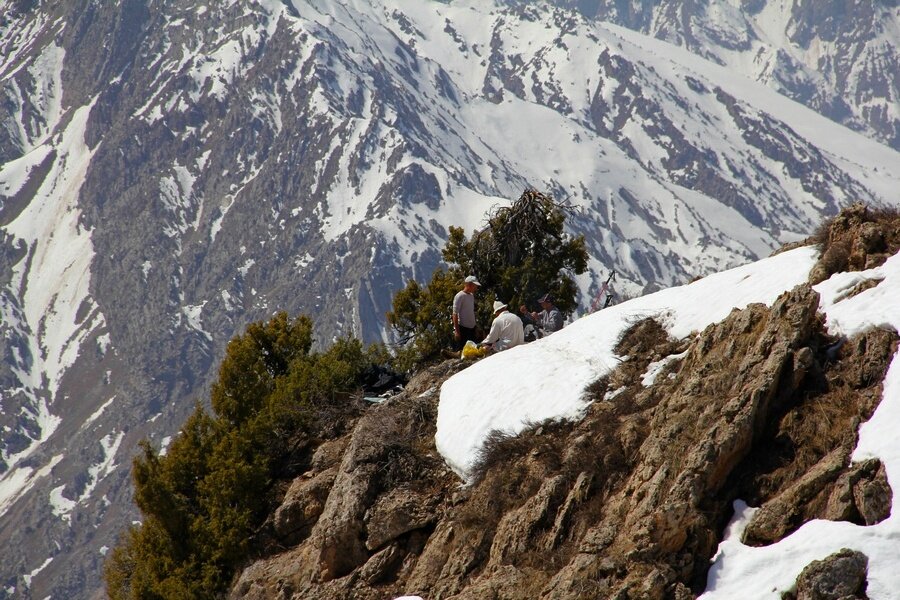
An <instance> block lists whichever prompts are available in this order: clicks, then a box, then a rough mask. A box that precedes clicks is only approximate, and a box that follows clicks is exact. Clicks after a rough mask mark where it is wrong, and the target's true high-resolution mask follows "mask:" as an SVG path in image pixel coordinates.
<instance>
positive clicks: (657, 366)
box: [641, 350, 687, 387]
mask: <svg viewBox="0 0 900 600" xmlns="http://www.w3.org/2000/svg"><path fill="white" fill-rule="evenodd" d="M685 356H687V351H686V350H685V351H684V352H682V353H681V354H672V355H669V356H666V357H665V358H662V359H660V360H658V361H656V362H652V363H650V364H649V365H647V371H646V372H645V373H644V374H643V375H641V385H643V386H644V387H650V386H651V385H653V384H654V383H656V378H657V377H659V374H660V373H662V372H663V370H664V369H665V368H666V366H668V365H669V363H671V362H673V361H676V360H681V359H682V358H684V357H685Z"/></svg>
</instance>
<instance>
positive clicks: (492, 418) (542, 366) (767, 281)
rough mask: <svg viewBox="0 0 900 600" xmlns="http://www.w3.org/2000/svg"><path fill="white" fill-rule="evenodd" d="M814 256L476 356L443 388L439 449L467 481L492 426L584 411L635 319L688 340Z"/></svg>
mask: <svg viewBox="0 0 900 600" xmlns="http://www.w3.org/2000/svg"><path fill="white" fill-rule="evenodd" d="M816 258H817V251H816V250H815V249H813V248H810V247H804V248H797V249H795V250H792V251H789V252H784V253H781V254H778V255H776V256H773V257H771V258H767V259H764V260H761V261H759V262H756V263H753V264H750V265H745V266H743V267H737V268H735V269H731V270H729V271H725V272H722V273H717V274H714V275H710V276H709V277H706V278H704V279H701V280H699V281H696V282H693V283H691V284H688V285H685V286H681V287H675V288H670V289H667V290H663V291H660V292H657V293H655V294H650V295H647V296H643V297H641V298H636V299H634V300H630V301H628V302H624V303H622V304H617V305H613V306H610V307H608V308H606V309H604V310H602V311H599V312H596V313H593V314H591V315H588V316H586V317H583V318H581V319H579V320H578V321H576V322H575V323H573V324H572V325H570V326H568V327H566V328H564V329H562V330H561V331H558V332H556V333H554V334H553V335H551V336H548V337H546V338H542V339H540V340H537V341H535V342H532V343H530V344H524V345H522V346H517V347H515V348H512V349H510V350H507V351H505V352H501V353H498V354H495V355H492V356H490V357H488V358H486V359H484V360H482V361H479V362H478V363H476V364H474V365H472V366H471V367H469V368H468V369H466V370H464V371H462V372H460V373H458V374H456V375H454V376H453V377H451V378H450V379H448V380H447V381H446V382H444V384H443V386H441V395H440V404H439V406H438V416H437V433H436V434H435V444H436V446H437V449H438V451H439V452H440V453H441V454H442V455H443V457H444V459H445V460H446V461H447V464H448V465H450V467H451V468H452V469H453V470H454V471H455V472H456V473H457V474H459V476H460V477H461V478H462V479H464V480H466V479H468V476H469V471H470V469H471V467H472V465H473V464H474V462H475V460H476V459H477V457H478V453H479V450H480V449H481V446H482V444H483V443H484V441H485V439H486V438H487V436H488V435H489V434H490V432H491V431H495V430H499V431H503V432H505V433H509V434H516V433H519V432H521V431H522V430H523V428H524V427H525V426H526V425H527V424H529V423H538V422H541V421H545V420H548V419H579V418H581V416H582V414H583V411H584V409H585V408H586V406H587V404H586V402H585V400H584V393H585V389H586V388H587V386H588V385H590V384H591V383H593V382H594V381H596V380H597V379H599V378H600V377H602V376H603V375H606V374H608V373H610V372H611V371H612V370H613V369H614V368H615V366H616V365H617V364H618V362H619V358H618V357H617V356H616V355H615V354H614V353H613V350H612V349H613V347H614V346H615V344H616V342H617V341H618V339H619V337H620V335H621V334H622V332H624V331H625V330H626V329H627V328H628V327H629V326H630V324H631V323H634V321H635V320H636V319H640V318H644V317H647V316H655V317H657V318H658V319H661V320H662V321H663V325H664V326H665V327H666V329H667V330H668V333H669V335H671V336H672V337H674V338H676V339H683V338H686V337H688V336H689V335H692V334H694V333H696V332H698V331H701V330H703V329H704V328H705V327H706V326H707V325H709V324H711V323H716V322H718V321H720V320H722V319H724V318H725V317H726V316H727V315H728V313H730V312H731V310H732V309H733V308H744V307H746V306H747V305H748V304H750V303H752V302H762V303H765V304H771V303H772V302H774V301H775V300H776V299H777V298H778V296H779V295H780V294H781V293H782V292H784V291H786V290H789V289H791V288H793V287H794V286H796V285H798V284H800V283H802V282H804V281H806V278H807V274H808V273H809V270H810V268H811V267H812V265H813V263H814V262H815V260H816ZM548 398H552V401H548Z"/></svg>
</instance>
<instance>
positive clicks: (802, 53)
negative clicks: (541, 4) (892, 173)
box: [510, 0, 900, 150]
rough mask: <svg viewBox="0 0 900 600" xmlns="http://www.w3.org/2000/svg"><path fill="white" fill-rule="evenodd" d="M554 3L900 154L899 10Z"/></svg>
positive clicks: (762, 2) (601, 0)
mask: <svg viewBox="0 0 900 600" xmlns="http://www.w3.org/2000/svg"><path fill="white" fill-rule="evenodd" d="M510 1H512V0H510ZM550 1H551V2H552V3H553V4H556V5H558V6H564V7H569V8H577V9H579V10H581V11H582V12H583V13H584V14H585V15H587V16H588V17H590V18H594V19H597V20H600V21H608V22H613V23H617V24H619V25H622V26H624V27H627V28H629V29H632V30H634V31H638V32H641V33H643V34H646V35H649V36H652V37H655V38H658V39H661V40H665V41H667V42H669V43H671V44H675V45H678V46H682V47H684V48H686V49H688V50H690V51H691V52H693V53H695V54H697V55H698V56H701V57H703V58H705V59H707V60H710V61H714V62H717V63H719V64H721V65H724V66H727V67H729V68H733V69H735V70H737V71H739V72H741V73H744V74H745V75H746V76H748V77H750V78H752V79H755V80H757V81H759V82H761V83H764V84H766V85H768V86H770V87H771V88H773V89H775V90H777V91H778V92H780V93H783V94H785V95H786V96H788V97H790V98H793V99H795V100H797V101H798V102H802V103H803V104H806V105H807V106H809V107H811V108H812V109H814V110H816V111H817V112H820V113H821V114H823V115H825V116H827V117H829V118H831V119H834V120H835V121H837V122H840V123H843V124H845V125H847V126H849V127H852V128H853V129H856V130H858V131H861V132H864V133H866V134H867V135H870V136H872V137H873V138H875V139H878V140H881V141H883V142H884V143H886V144H888V145H889V146H891V147H893V148H894V149H895V150H896V149H900V82H898V79H897V76H896V70H897V64H900V6H898V5H897V3H896V2H879V1H877V0H868V1H863V2H854V3H843V2H821V1H819V0H791V1H790V2H786V1H775V0H768V1H767V0H752V1H749V2H747V1H741V0H726V1H723V2H710V3H704V2H682V1H680V0H660V1H658V2H643V3H636V2H632V3H623V2H618V1H615V0H550Z"/></svg>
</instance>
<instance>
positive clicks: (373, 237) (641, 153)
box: [0, 1, 900, 595]
mask: <svg viewBox="0 0 900 600" xmlns="http://www.w3.org/2000/svg"><path fill="white" fill-rule="evenodd" d="M22 7H25V8H22ZM0 13H2V14H3V15H4V16H3V17H2V22H0V29H2V35H0V47H2V49H3V50H2V52H0V57H2V58H0V85H2V94H3V98H4V102H3V104H2V108H0V123H2V127H0V202H2V205H0V231H2V235H0V244H2V246H3V249H2V252H0V314H2V323H0V330H2V332H3V336H2V339H0V350H2V354H3V356H4V357H5V359H4V362H3V365H2V366H0V402H2V404H3V411H2V417H0V419H2V421H0V427H2V430H3V435H2V439H0V452H2V455H0V456H2V462H3V466H2V467H0V507H2V511H0V512H3V519H2V521H0V537H3V539H5V540H10V542H9V543H15V544H18V543H19V542H20V541H22V540H23V539H24V537H25V536H26V534H25V533H24V532H23V531H22V530H21V529H20V528H19V527H18V523H20V522H27V523H29V524H30V525H29V526H30V527H34V526H36V524H37V523H42V525H41V527H42V530H43V531H45V532H46V538H44V539H41V540H29V543H28V544H25V546H24V547H26V550H25V551H24V552H23V553H22V554H21V555H18V556H14V557H7V558H6V559H4V561H3V562H2V565H0V569H2V571H0V575H2V576H3V580H4V581H7V580H8V581H19V580H20V578H21V576H22V574H23V573H25V574H27V573H31V572H33V571H34V570H35V569H37V568H38V567H41V566H42V565H43V566H44V567H43V570H42V571H40V576H37V575H35V576H34V577H33V578H32V580H33V581H34V585H35V586H36V587H35V588H34V589H35V590H43V589H45V588H43V587H41V586H44V585H47V586H51V584H50V583H47V582H51V581H53V582H54V583H53V584H52V586H51V587H52V589H54V590H56V591H55V593H57V594H68V595H77V594H78V593H80V592H79V591H77V590H82V589H83V587H84V586H85V585H88V586H90V585H95V584H96V573H97V569H98V568H99V564H100V563H101V562H102V557H103V554H102V552H101V549H102V548H103V547H105V546H108V545H109V540H110V539H112V538H113V537H114V536H115V535H116V533H117V532H118V531H119V530H120V529H121V526H122V524H124V523H126V522H128V520H129V519H130V518H131V514H130V513H131V510H132V509H130V508H129V507H130V502H129V501H128V499H129V497H130V492H129V486H128V480H127V473H126V472H125V471H126V469H125V468H124V467H122V465H125V464H127V463H128V457H129V456H130V455H131V453H132V449H133V448H134V446H135V443H136V442H137V441H138V440H139V439H141V438H144V437H148V436H149V437H150V438H151V439H153V440H154V441H155V443H157V444H160V445H164V443H165V442H164V440H166V439H169V438H170V436H171V434H172V433H174V431H176V430H177V428H178V426H179V425H180V423H181V422H182V421H183V418H184V416H185V415H186V414H187V412H188V411H189V410H190V407H191V406H192V404H193V400H194V399H195V398H196V397H197V396H198V395H199V396H201V397H202V396H203V389H204V386H205V385H206V384H207V383H208V381H209V377H210V374H211V371H212V369H213V366H214V365H215V364H216V363H217V360H218V359H219V358H220V357H221V355H222V352H223V348H224V345H225V343H226V342H227V340H228V339H230V338H231V337H232V336H233V335H234V334H235V333H237V332H239V331H240V330H241V328H242V327H243V326H244V325H245V324H246V323H247V322H249V321H252V320H258V319H262V318H265V317H267V316H268V315H270V314H271V312H272V311H273V310H276V309H282V308H283V309H287V310H289V311H290V312H293V313H299V312H306V313H310V314H312V315H314V316H315V318H316V322H317V328H318V329H317V333H318V337H319V339H320V340H322V343H324V342H325V341H326V340H328V339H332V338H333V337H334V336H336V335H342V334H348V333H352V334H355V335H359V336H361V337H363V338H365V339H367V340H371V339H382V338H383V337H384V336H385V331H384V318H383V315H384V312H385V311H386V310H387V309H388V308H389V306H390V298H391V294H392V293H393V291H395V290H396V289H398V288H399V287H400V286H401V285H402V283H403V282H404V281H405V280H406V279H407V278H409V277H411V276H415V277H416V278H418V279H420V280H422V279H425V278H427V276H428V275H429V274H430V272H431V271H432V270H433V268H434V267H435V266H436V265H438V264H439V252H438V250H439V248H440V247H441V245H442V244H443V242H444V240H445V239H446V231H447V227H449V226H450V225H461V226H464V227H465V228H466V230H467V231H471V230H472V229H474V228H476V227H478V226H480V225H481V224H482V223H483V219H484V214H485V212H486V211H487V210H488V209H490V208H491V207H492V206H495V205H497V204H499V203H504V202H508V201H509V199H511V198H514V197H516V196H518V194H519V193H521V190H522V188H523V187H525V186H528V185H533V186H535V187H538V188H542V189H546V190H549V191H550V192H551V193H553V194H554V195H555V196H556V197H557V199H559V200H563V201H568V202H569V203H571V204H572V205H573V206H574V207H575V208H576V209H578V211H577V212H576V213H575V214H574V215H573V217H572V219H571V221H570V229H571V231H572V232H573V233H584V234H585V236H586V238H587V240H588V244H589V249H590V252H591V256H592V259H591V270H590V273H589V274H587V275H586V276H584V277H583V278H582V279H581V281H580V282H579V283H580V285H581V288H582V298H583V299H586V298H590V297H591V296H592V295H593V293H594V292H595V291H596V289H597V285H598V282H599V281H601V280H602V279H605V276H606V274H607V270H608V269H609V268H615V269H616V270H617V271H618V272H619V273H620V276H621V279H622V288H623V289H622V291H624V292H625V293H627V294H631V295H636V294H638V293H640V292H641V291H642V290H644V289H648V290H652V289H657V288H659V287H665V286H668V285H671V284H674V283H678V282H682V281H684V280H687V279H690V278H692V277H694V276H697V275H701V274H705V273H709V272H711V271H714V270H718V269H721V268H723V267H726V266H733V265H736V264H740V263H743V262H746V261H748V260H751V259H754V258H757V257H759V256H763V255H765V254H768V253H769V252H770V251H771V250H772V249H774V248H775V247H777V246H778V245H780V244H781V243H783V242H786V241H793V240H796V239H798V238H801V237H803V236H804V235H806V233H807V232H809V231H810V230H811V229H812V227H813V226H814V224H815V223H817V222H818V220H819V219H820V218H821V216H822V215H823V214H829V213H833V212H834V211H836V210H837V208H838V207H839V206H841V205H844V204H847V203H849V202H851V201H856V200H863V201H867V202H870V203H871V204H873V205H880V204H891V203H893V202H895V201H896V198H895V196H894V195H893V194H894V190H895V188H896V183H897V173H900V158H898V156H900V155H898V154H897V153H896V152H895V151H893V150H890V149H889V148H887V147H885V146H882V145H879V144H878V143H876V142H872V141H869V140H866V139H864V138H862V137H861V136H859V135H858V134H855V133H852V132H850V131H848V130H847V129H845V128H842V127H840V126H837V125H835V124H834V123H831V122H829V121H827V120H824V119H822V118H820V117H818V116H816V115H815V114H813V113H811V112H810V111H808V110H807V109H804V108H802V107H799V106H798V105H795V104H793V103H790V102H786V101H784V100H783V99H782V98H781V97H779V96H777V95H776V94H775V93H773V92H772V91H771V90H768V89H764V88H761V87H758V86H757V85H756V84H754V83H752V82H748V81H744V80H741V79H739V78H738V77H736V76H734V75H733V74H730V73H727V72H726V71H724V70H723V69H721V68H719V67H715V66H710V65H707V64H705V63H702V62H698V61H697V60H696V59H695V58H693V57H691V56H690V55H688V54H686V53H682V52H678V51H677V50H676V49H670V47H667V46H663V45H660V43H659V42H656V41H654V40H650V39H648V38H644V37H641V36H639V35H636V34H633V33H631V32H629V31H625V30H622V29H621V28H617V27H615V26H611V25H603V24H596V23H590V22H588V21H586V20H585V19H583V18H580V17H578V16H575V15H573V14H570V13H567V12H565V11H560V10H555V9H550V8H547V7H545V6H543V5H541V6H527V7H504V6H501V5H499V4H490V5H485V4H483V3H474V2H459V3H457V2H454V3H450V4H444V3H431V2H425V3H419V2H379V3H366V2H336V1H335V2H333V1H317V2H303V3H300V2H297V3H283V2H275V1H265V2H229V3H219V4H217V5H215V6H207V5H206V4H203V3H195V2H177V3H173V4H171V5H170V6H167V7H166V8H165V9H164V10H159V11H156V10H151V9H150V8H149V7H148V6H145V5H144V4H142V3H140V2H125V3H121V4H118V5H115V6H112V5H110V6H101V5H96V4H91V3H79V2H63V3H57V4H55V5H53V6H43V5H42V6H26V5H25V4H22V3H17V2H10V1H5V2H0ZM584 303H586V301H585V302H583V304H584ZM117 465H118V466H117ZM73 523H74V524H76V525H73ZM79 523H80V524H79ZM82 545H87V546H86V547H89V548H90V550H89V551H88V550H85V551H83V552H81V551H75V550H74V549H75V548H81V547H82ZM59 548H62V550H60V549H59ZM70 553H73V554H78V553H81V555H82V556H87V557H88V558H85V559H84V562H83V563H82V564H83V568H82V567H79V568H78V569H76V570H75V571H72V570H71V569H69V567H68V566H67V565H68V563H67V561H68V560H70V557H69V554H70ZM54 556H56V557H58V560H57V559H54V560H53V561H51V562H49V563H48V562H47V560H48V558H52V557H54ZM71 560H76V559H74V558H71ZM79 560H80V559H79ZM86 581H92V582H93V583H86ZM20 585H21V584H20ZM46 589H48V590H49V589H50V587H48V588H46ZM35 593H38V592H37V591H36V592H35ZM48 593H49V592H48Z"/></svg>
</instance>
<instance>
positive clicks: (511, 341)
mask: <svg viewBox="0 0 900 600" xmlns="http://www.w3.org/2000/svg"><path fill="white" fill-rule="evenodd" d="M524 343H525V329H524V328H523V326H522V319H520V318H519V317H517V316H516V315H514V314H512V313H511V312H509V310H508V307H507V306H506V304H504V303H503V302H500V301H499V300H497V301H495V302H494V321H493V323H491V331H490V333H488V335H487V337H486V338H484V341H483V342H481V345H482V346H487V347H488V348H490V349H491V350H493V351H494V352H500V351H502V350H509V349H510V348H512V347H513V346H518V345H519V344H524Z"/></svg>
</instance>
